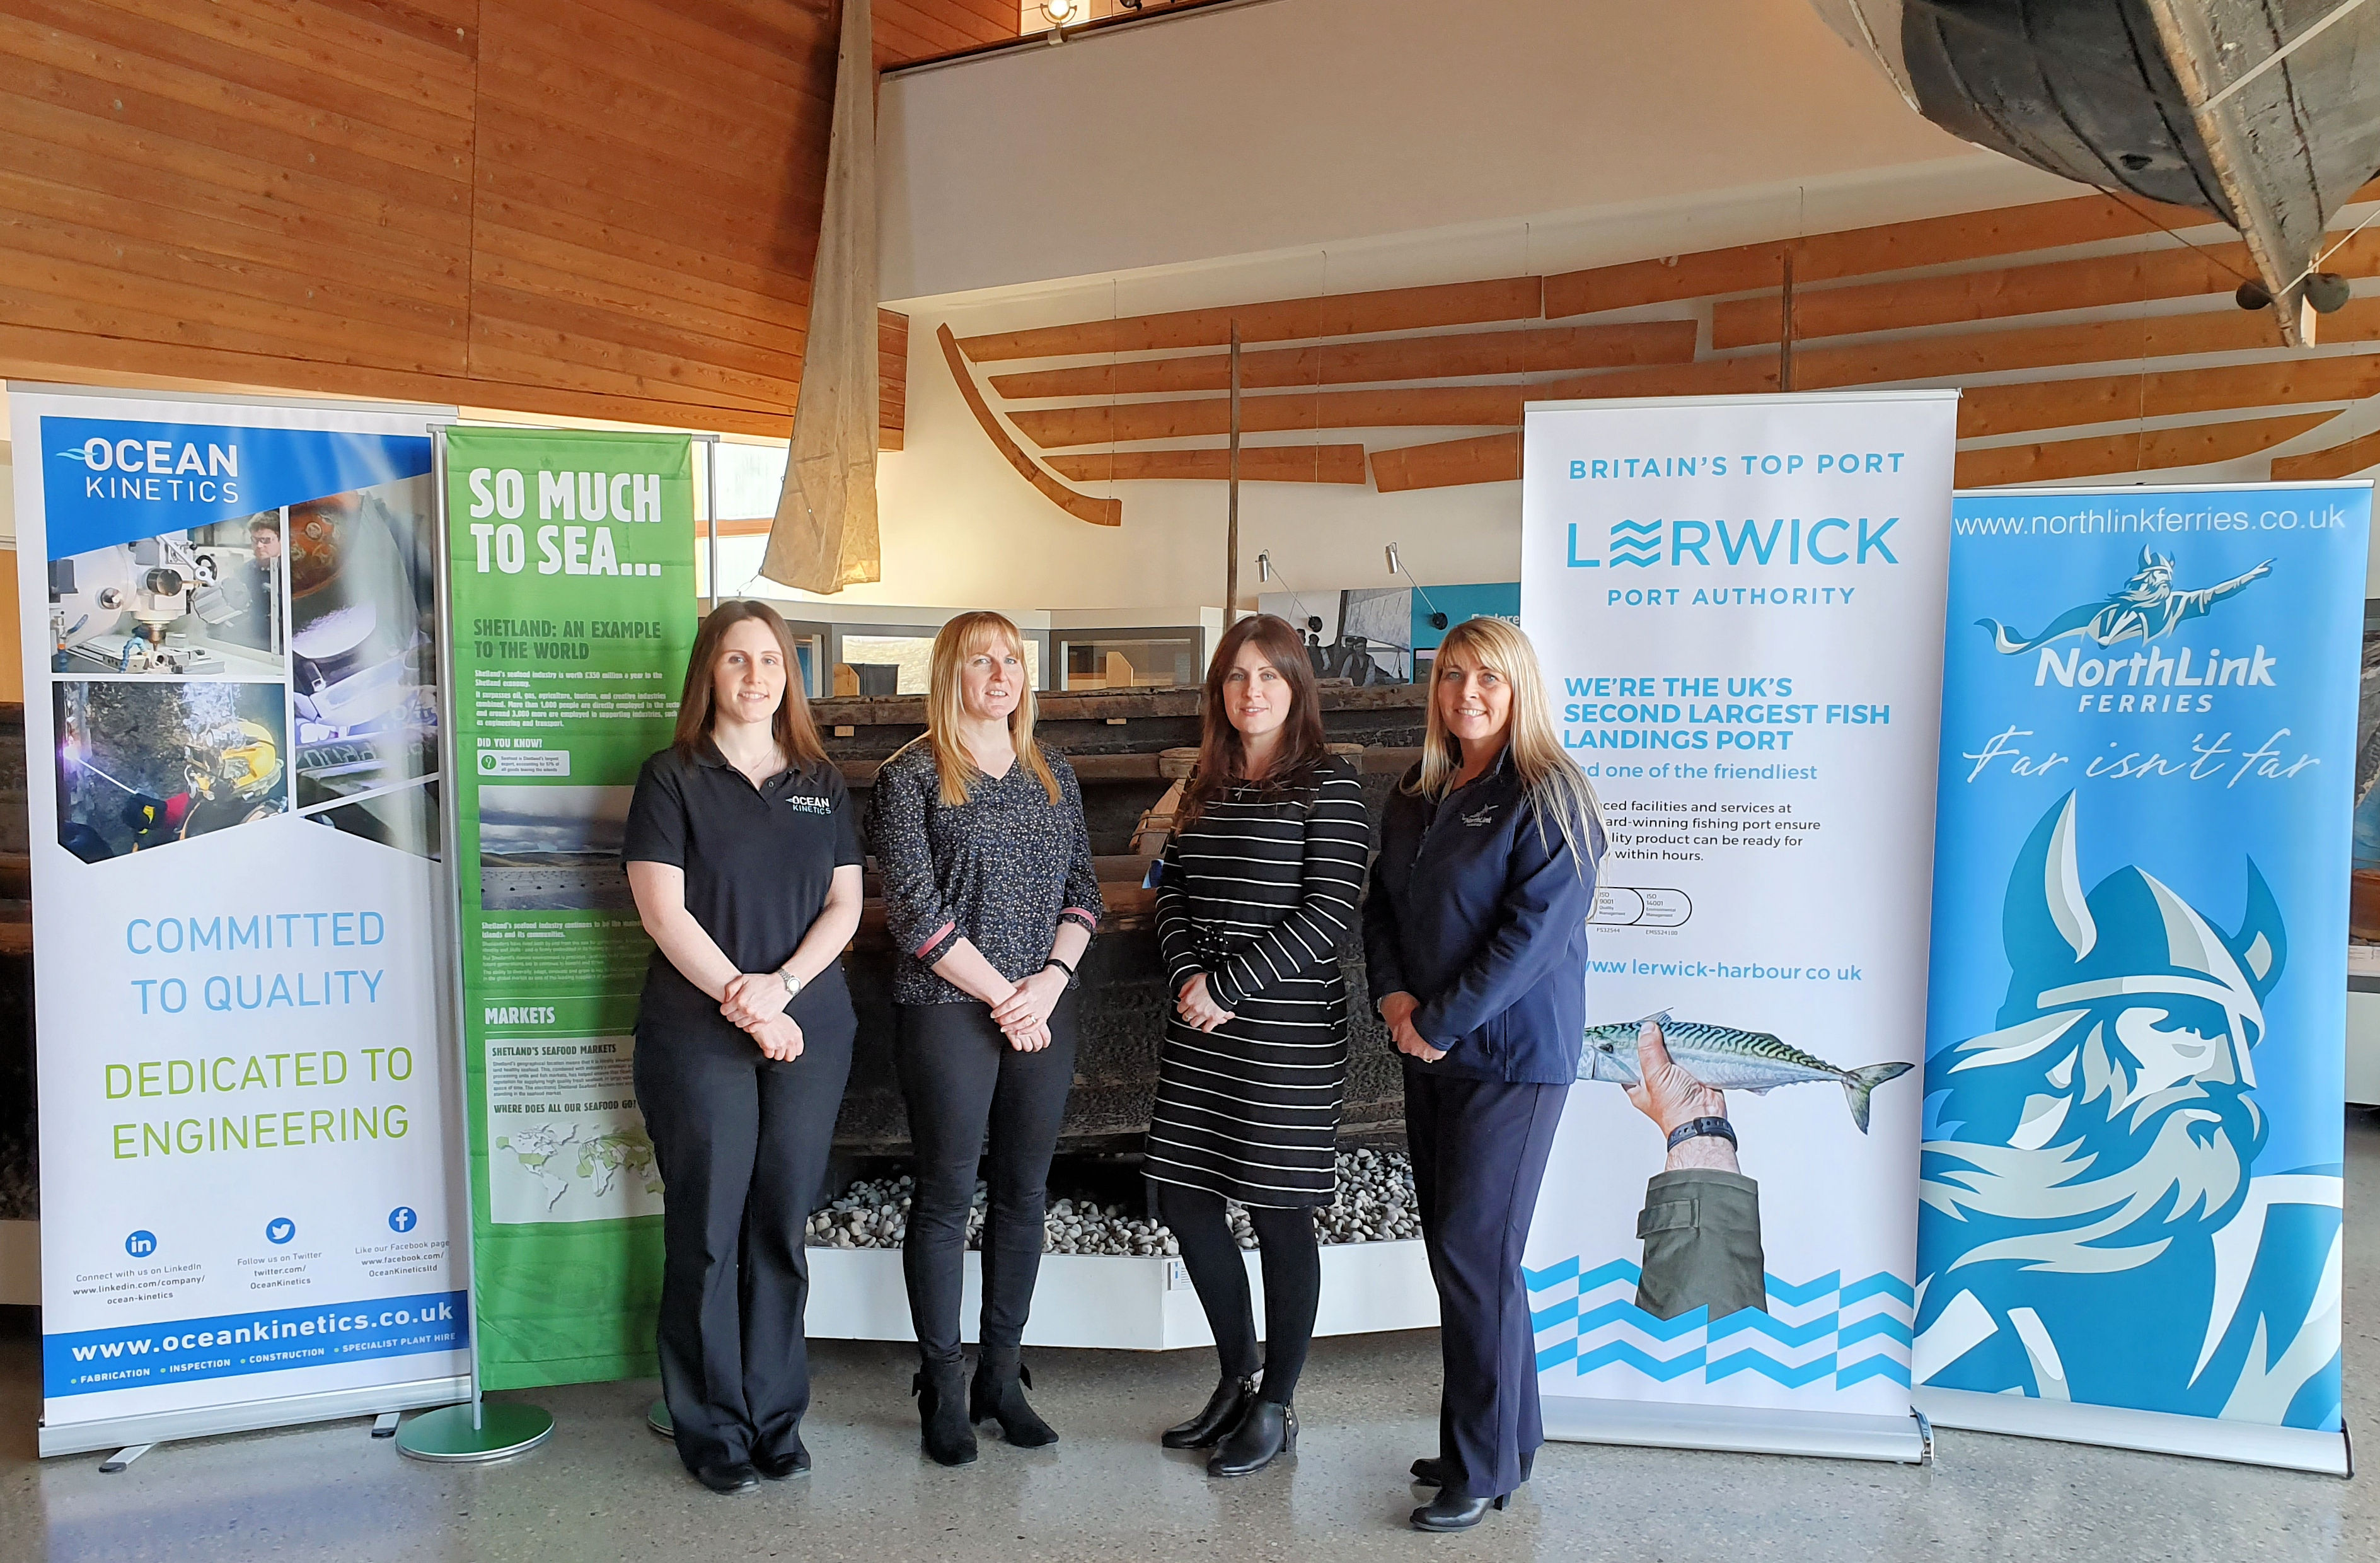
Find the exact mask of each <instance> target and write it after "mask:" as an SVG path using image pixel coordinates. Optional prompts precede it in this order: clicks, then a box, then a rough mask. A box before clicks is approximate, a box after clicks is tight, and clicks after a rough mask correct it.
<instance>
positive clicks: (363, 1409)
mask: <svg viewBox="0 0 2380 1563" xmlns="http://www.w3.org/2000/svg"><path fill="white" fill-rule="evenodd" d="M469 1398H471V1380H470V1379H469V1377H468V1375H465V1374H455V1375H453V1376H451V1377H446V1378H425V1379H417V1380H416V1381H414V1382H413V1383H410V1384H382V1385H365V1386H359V1387H357V1388H353V1389H325V1390H322V1391H320V1392H318V1393H315V1394H311V1395H287V1396H278V1397H275V1398H273V1399H270V1400H242V1401H238V1402H236V1403H234V1404H231V1405H227V1406H193V1407H191V1408H190V1409H189V1410H180V1411H143V1412H140V1414H138V1415H134V1416H117V1417H109V1418H107V1419H106V1420H104V1421H101V1422H70V1423H50V1422H46V1421H45V1422H43V1423H42V1434H41V1443H40V1449H41V1455H42V1459H50V1458H51V1457H52V1456H54V1455H81V1454H89V1453H91V1451H93V1450H94V1449H122V1448H128V1447H131V1446H132V1445H134V1444H166V1443H178V1442H181V1441H183V1440H186V1439H190V1438H214V1437H220V1436H222V1435H225V1434H227V1433H260V1432H263V1431H265V1430H266V1429H268V1428H275V1427H298V1426H302V1425H304V1424H305V1423H310V1422H342V1421H345V1420H346V1419H347V1418H348V1417H358V1416H378V1415H380V1414H381V1413H382V1412H383V1411H388V1410H400V1411H409V1410H413V1409H414V1408H415V1407H417V1406H447V1405H452V1404H454V1403H455V1401H457V1400H468V1399H469Z"/></svg>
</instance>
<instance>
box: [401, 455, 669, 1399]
mask: <svg viewBox="0 0 2380 1563" xmlns="http://www.w3.org/2000/svg"><path fill="white" fill-rule="evenodd" d="M444 446H445V450H444V463H445V502H446V503H445V512H444V514H445V561H446V590H447V615H448V624H449V633H450V634H451V637H452V639H451V641H450V643H449V650H448V655H449V665H451V666H452V667H453V668H454V669H455V680H454V681H455V692H454V700H453V702H452V704H451V705H450V707H449V711H450V721H449V741H450V742H451V744H452V746H453V751H454V754H455V778H456V779H455V788H454V796H455V808H454V831H453V849H454V861H455V865H456V873H455V885H456V888H457V898H458V902H459V920H458V927H459V939H458V941H457V943H458V946H459V948H458V956H459V960H460V974H459V983H460V992H461V995H462V1010H463V1017H462V1022H463V1023H462V1027H461V1032H462V1037H463V1043H464V1049H465V1060H466V1083H467V1091H466V1095H467V1098H468V1109H467V1119H468V1125H467V1127H468V1133H469V1147H470V1172H471V1176H470V1185H471V1188H470V1197H471V1215H472V1224H473V1230H474V1233H475V1237H476V1241H475V1247H474V1254H475V1258H476V1269H475V1274H476V1276H477V1279H478V1287H477V1299H476V1300H477V1306H478V1313H479V1325H478V1328H479V1335H478V1339H479V1342H480V1352H479V1370H480V1381H481V1383H482V1385H483V1386H485V1387H487V1388H491V1389H503V1388H516V1387H526V1386H537V1385H547V1384H575V1383H582V1382H587V1381H591V1380H600V1379H613V1378H626V1377H634V1376H637V1375H641V1374H651V1373H652V1372H653V1371H654V1357H653V1349H654V1348H653V1324H654V1316H655V1313H656V1310H657V1309H658V1307H659V1304H660V1294H661V1265H662V1234H661V1210H662V1187H661V1177H660V1174H659V1172H658V1171H657V1170H656V1168H655V1166H654V1164H653V1148H652V1142H651V1141H650V1139H649V1138H647V1136H646V1133H645V1128H644V1119H643V1117H642V1115H641V1114H640V1113H638V1111H637V1101H636V1090H635V1086H634V1084H633V1083H632V1081H631V1078H630V1066H631V1063H632V1060H633V1059H634V1057H635V1054H636V1036H635V1031H636V1017H637V994H638V991H639V990H640V988H641V987H642V985H643V982H644V971H645V962H646V959H647V957H648V956H649V955H650V952H651V949H652V945H651V942H650V940H649V939H647V938H646V936H645V934H644V930H643V928H642V927H641V926H640V925H639V923H638V922H637V912H636V906H635V903H634V901H633V900H632V899H631V898H630V896H629V893H628V882H627V876H626V874H625V871H624V870H623V868H622V866H621V862H620V845H621V834H622V831H623V828H624V827H625V823H626V820H627V815H628V800H629V798H630V797H631V795H632V794H633V792H634V791H635V787H636V780H637V771H638V769H639V768H640V767H641V766H642V764H643V763H644V761H645V758H646V756H648V755H650V753H652V752H653V751H655V750H658V749H662V748H665V747H667V746H668V744H669V742H670V739H671V735H672V733H673V731H674V725H675V719H676V714H677V702H678V694H679V688H680V680H681V678H683V676H684V672H685V668H686V656H687V653H688V652H689V651H690V650H691V649H692V646H693V641H694V631H695V614H694V606H695V586H696V582H695V562H694V560H695V551H694V475H693V474H694V467H693V454H692V441H691V440H690V438H689V437H688V436H687V435H685V434H637V433H588V432H579V431H576V430H544V429H535V430H524V429H508V428H455V429H452V430H450V431H448V432H447V433H445V435H444Z"/></svg>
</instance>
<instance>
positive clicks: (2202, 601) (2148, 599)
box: [1975, 548, 2273, 656]
mask: <svg viewBox="0 0 2380 1563" xmlns="http://www.w3.org/2000/svg"><path fill="white" fill-rule="evenodd" d="M2272 570H2273V561H2272V560H2270V559H2266V560H2265V562H2264V563H2263V564H2261V565H2258V566H2257V567H2256V568H2254V569H2252V570H2250V571H2248V572H2247V573H2246V574H2244V575H2238V576H2234V577H2232V578H2231V579H2230V580H2227V581H2224V582H2222V583H2221V584H2220V585H2216V586H2206V587H2202V588H2200V589H2199V590H2197V591H2195V592H2177V591H2175V590H2174V589H2173V556H2172V555H2170V554H2157V553H2153V552H2151V551H2150V550H2148V549H2146V548H2143V549H2142V550H2141V568H2139V569H2137V570H2135V571H2133V572H2132V579H2131V580H2128V581H2126V582H2125V583H2124V586H2123V589H2122V590H2121V591H2119V592H2111V593H2109V595H2108V596H2107V599H2106V600H2105V601H2103V602H2097V603H2084V604H2082V605H2081V606H2080V607H2072V608H2069V609H2067V610H2066V611H2065V612H2064V613H2062V614H2059V615H2058V617H2056V618H2054V619H2052V620H2051V621H2050V624H2049V628H2048V629H2045V630H2043V631H2042V632H2041V633H2040V634H2038V635H2036V636H2034V637H2033V638H2032V639H2031V640H2027V639H2025V638H2024V637H2023V636H2022V635H2019V634H2017V633H2015V632H2014V631H2012V630H2010V629H2009V627H2008V626H2007V625H2005V624H2002V623H2001V622H2000V621H1999V620H1998V619H1996V618H1979V619H1977V620H1975V622H1976V623H1977V624H1978V625H1980V626H1982V627H1983V628H1984V629H1988V630H1990V631H1991V632H1992V647H1993V649H1994V650H1996V651H1998V652H1999V653H2001V654H2002V655H2006V656H2013V655H2015V654H2016V653H2019V652H2029V651H2031V650H2033V649H2034V647H2035V646H2046V645H2047V644H2049V642H2051V641H2062V640H2064V639H2066V637H2068V636H2069V635H2084V636H2088V637H2089V638H2090V639H2091V640H2093V641H2096V642H2097V643H2098V644H2100V645H2103V646H2112V645H2114V644H2115V643H2116V642H2117V641H2129V640H2131V639H2132V638H2133V637H2134V636H2138V637H2139V638H2140V639H2142V640H2143V641H2154V640H2156V639H2158V638H2159V637H2160V636H2165V635H2170V634H2172V633H2173V632H2174V631H2175V630H2176V629H2180V627H2181V625H2182V623H2183V621H2184V620H2187V619H2192V618H2198V617H2203V616H2204V615H2205V614H2207V613H2209V612H2211V611H2212V610H2213V608H2214V606H2215V604H2217V603H2219V602H2221V601H2222V600H2223V599H2224V598H2226V597H2228V596H2230V595H2232V594H2233V593H2234V592H2244V591H2246V590H2247V589H2248V587H2249V586H2250V585H2251V584H2253V583H2254V582H2255V581H2258V580H2263V579H2264V578H2265V576H2267V575H2270V574H2271V573H2272Z"/></svg>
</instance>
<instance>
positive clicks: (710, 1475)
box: [694, 1459, 760, 1493]
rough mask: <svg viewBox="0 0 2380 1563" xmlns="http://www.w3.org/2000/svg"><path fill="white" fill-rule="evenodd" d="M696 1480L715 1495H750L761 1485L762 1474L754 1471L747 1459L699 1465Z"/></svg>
mask: <svg viewBox="0 0 2380 1563" xmlns="http://www.w3.org/2000/svg"><path fill="white" fill-rule="evenodd" d="M694 1479H695V1480H696V1481H698V1482H699V1483H701V1484H703V1485H704V1486H706V1487H708V1488H710V1490H711V1491H712V1492H714V1493H748V1492H750V1491H751V1490H752V1489H753V1488H755V1487H757V1486H759V1484H760V1473H759V1471H755V1470H753V1469H752V1462H751V1461H750V1460H747V1459H739V1460H734V1461H727V1460H722V1461H721V1462H720V1463H719V1464H717V1465H698V1466H696V1467H695V1468H694Z"/></svg>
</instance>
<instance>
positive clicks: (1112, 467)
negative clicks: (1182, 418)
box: [1050, 445, 1364, 484]
mask: <svg viewBox="0 0 2380 1563" xmlns="http://www.w3.org/2000/svg"><path fill="white" fill-rule="evenodd" d="M1050 470H1052V471H1054V472H1056V473H1057V474H1058V475H1059V476H1060V477H1063V478H1072V479H1073V480H1075V482H1081V483H1103V482H1140V481H1144V480H1150V479H1158V480H1165V479H1186V480H1193V481H1200V482H1227V481H1229V479H1230V478H1231V475H1232V453H1231V452H1230V451H1229V450H1227V449H1217V448H1211V447H1202V448H1199V449H1195V450H1113V451H1110V450H1099V451H1087V452H1085V453H1083V454H1081V455H1077V456H1053V457H1051V458H1050ZM1240 481H1241V482H1257V483H1357V484H1360V483H1361V482H1363V481H1364V447H1363V446H1359V445H1260V446H1247V445H1244V446H1240Z"/></svg>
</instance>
